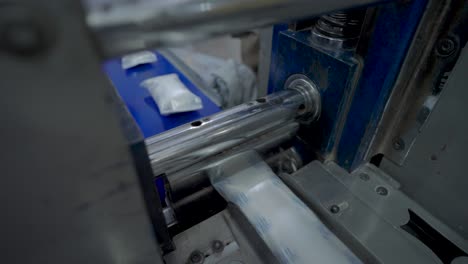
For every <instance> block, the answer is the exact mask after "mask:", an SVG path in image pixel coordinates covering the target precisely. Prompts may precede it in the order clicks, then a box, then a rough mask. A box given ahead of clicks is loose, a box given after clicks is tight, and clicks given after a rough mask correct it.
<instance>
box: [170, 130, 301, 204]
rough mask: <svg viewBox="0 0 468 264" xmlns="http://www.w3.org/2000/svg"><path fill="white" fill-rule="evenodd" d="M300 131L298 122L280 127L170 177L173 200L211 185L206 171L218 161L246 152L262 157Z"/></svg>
mask: <svg viewBox="0 0 468 264" xmlns="http://www.w3.org/2000/svg"><path fill="white" fill-rule="evenodd" d="M298 129H299V124H298V123H297V122H291V123H288V124H285V125H280V127H278V128H277V129H274V130H273V131H271V132H268V133H266V134H263V135H261V136H259V137H255V138H252V139H250V140H249V141H247V142H245V143H244V144H242V145H240V146H237V147H235V148H233V149H231V150H228V151H225V152H223V153H222V154H219V155H216V156H214V157H212V158H208V159H206V160H203V161H201V162H198V163H196V164H194V165H192V166H189V167H186V168H184V169H182V170H179V171H177V172H175V173H172V174H170V175H168V177H167V180H168V182H169V185H170V197H171V200H173V201H176V200H179V199H181V198H182V197H185V196H186V195H188V194H190V193H192V192H194V190H196V189H200V188H203V187H205V186H207V185H209V179H208V177H207V175H206V173H205V170H206V169H207V168H209V167H210V166H211V164H213V163H215V162H216V161H218V160H221V159H223V158H226V157H227V156H230V155H234V154H236V153H240V152H242V151H246V150H255V151H256V152H257V153H259V154H260V155H264V154H266V153H268V152H269V151H271V150H272V149H274V148H275V147H278V146H280V145H281V144H283V143H285V142H287V141H289V140H291V139H292V138H293V137H294V136H295V135H296V133H297V130H298Z"/></svg>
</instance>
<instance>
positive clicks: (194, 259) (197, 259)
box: [189, 250, 205, 264]
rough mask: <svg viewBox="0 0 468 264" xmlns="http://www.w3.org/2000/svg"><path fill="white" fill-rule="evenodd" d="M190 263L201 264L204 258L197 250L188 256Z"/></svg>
mask: <svg viewBox="0 0 468 264" xmlns="http://www.w3.org/2000/svg"><path fill="white" fill-rule="evenodd" d="M189 259H190V263H192V264H201V263H203V261H204V260H205V256H204V255H203V253H201V252H200V251H198V250H195V251H193V252H192V254H190V258H189Z"/></svg>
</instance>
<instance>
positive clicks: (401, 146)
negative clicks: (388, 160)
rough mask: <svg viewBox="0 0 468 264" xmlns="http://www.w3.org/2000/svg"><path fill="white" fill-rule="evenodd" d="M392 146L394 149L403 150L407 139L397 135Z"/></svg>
mask: <svg viewBox="0 0 468 264" xmlns="http://www.w3.org/2000/svg"><path fill="white" fill-rule="evenodd" d="M392 146H393V149H394V150H398V151H400V150H403V149H405V141H403V139H402V138H400V137H396V138H394V139H393V143H392Z"/></svg>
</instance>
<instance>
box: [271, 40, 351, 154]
mask: <svg viewBox="0 0 468 264" xmlns="http://www.w3.org/2000/svg"><path fill="white" fill-rule="evenodd" d="M309 36H310V32H309V31H302V32H292V31H283V32H281V33H280V34H279V39H278V52H277V55H276V56H275V57H273V58H272V65H273V66H274V72H273V76H272V78H273V81H272V82H270V89H271V90H272V91H278V90H281V89H283V85H284V83H285V81H286V80H287V78H288V77H289V76H291V75H292V74H296V73H302V74H304V75H306V76H307V77H309V78H310V79H311V80H312V81H314V82H315V83H316V84H317V85H318V86H319V88H320V92H321V96H322V113H321V116H320V119H319V120H318V122H315V123H314V124H313V125H312V127H310V128H309V129H307V131H308V132H307V133H306V134H305V135H301V136H303V137H306V138H307V139H309V140H308V141H309V142H310V143H312V144H313V145H314V147H316V148H318V150H319V153H317V154H319V155H320V156H321V157H322V158H323V159H328V158H329V157H328V156H329V155H330V154H331V152H332V150H333V147H334V146H335V140H336V135H337V133H338V131H337V128H338V127H337V126H338V120H339V119H340V117H341V116H342V115H343V114H344V113H343V112H344V107H345V104H346V101H347V99H348V96H349V95H350V94H349V92H350V90H352V89H351V87H352V86H353V85H354V83H353V80H354V79H355V78H356V76H357V74H358V73H359V69H360V65H359V62H358V61H357V60H355V59H353V58H352V57H349V56H342V57H339V58H338V57H335V56H333V55H331V54H328V53H327V52H324V51H321V50H319V49H317V48H316V47H314V46H312V45H311V44H310V41H309Z"/></svg>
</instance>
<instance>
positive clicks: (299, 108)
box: [297, 104, 305, 113]
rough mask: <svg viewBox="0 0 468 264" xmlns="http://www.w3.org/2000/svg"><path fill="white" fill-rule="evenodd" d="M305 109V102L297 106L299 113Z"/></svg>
mask: <svg viewBox="0 0 468 264" xmlns="http://www.w3.org/2000/svg"><path fill="white" fill-rule="evenodd" d="M304 110H305V104H301V105H300V106H299V107H298V108H297V111H298V112H299V113H302V112H304Z"/></svg>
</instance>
